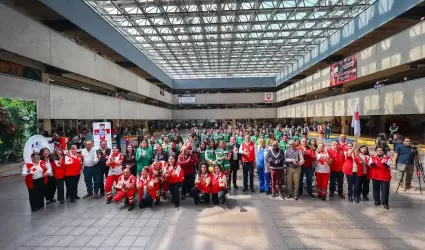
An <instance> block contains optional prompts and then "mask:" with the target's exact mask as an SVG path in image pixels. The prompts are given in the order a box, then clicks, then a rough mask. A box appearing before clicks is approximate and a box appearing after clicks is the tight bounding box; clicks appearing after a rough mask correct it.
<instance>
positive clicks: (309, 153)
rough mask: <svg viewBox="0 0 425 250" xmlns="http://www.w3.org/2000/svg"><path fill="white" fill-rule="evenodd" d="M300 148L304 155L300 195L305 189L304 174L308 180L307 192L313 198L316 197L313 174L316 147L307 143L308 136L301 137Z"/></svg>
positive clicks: (299, 186)
mask: <svg viewBox="0 0 425 250" xmlns="http://www.w3.org/2000/svg"><path fill="white" fill-rule="evenodd" d="M297 149H298V150H300V151H301V152H302V154H303V157H304V164H303V165H302V166H301V174H300V180H299V185H298V196H302V194H303V191H304V182H303V180H304V175H305V178H306V182H307V194H308V196H309V197H310V198H311V199H313V200H314V199H316V197H315V196H314V195H313V174H314V168H313V164H314V161H315V160H316V155H315V152H314V149H313V148H312V147H310V146H309V145H308V144H307V138H302V139H301V145H300V146H298V148H297Z"/></svg>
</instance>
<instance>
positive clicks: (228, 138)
mask: <svg viewBox="0 0 425 250" xmlns="http://www.w3.org/2000/svg"><path fill="white" fill-rule="evenodd" d="M223 140H224V141H225V142H230V133H224V135H223Z"/></svg>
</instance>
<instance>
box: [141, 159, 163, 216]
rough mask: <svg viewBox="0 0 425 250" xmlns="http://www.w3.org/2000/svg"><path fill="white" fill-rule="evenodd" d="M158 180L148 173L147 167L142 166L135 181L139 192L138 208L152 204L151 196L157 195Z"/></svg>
mask: <svg viewBox="0 0 425 250" xmlns="http://www.w3.org/2000/svg"><path fill="white" fill-rule="evenodd" d="M158 181H159V180H158V179H157V178H156V177H154V176H152V175H150V173H149V168H148V167H144V168H143V169H142V173H141V175H140V178H139V180H138V182H137V191H138V193H139V208H145V207H150V206H152V205H153V198H154V197H156V196H157V191H158V190H157V189H156V183H157V182H158Z"/></svg>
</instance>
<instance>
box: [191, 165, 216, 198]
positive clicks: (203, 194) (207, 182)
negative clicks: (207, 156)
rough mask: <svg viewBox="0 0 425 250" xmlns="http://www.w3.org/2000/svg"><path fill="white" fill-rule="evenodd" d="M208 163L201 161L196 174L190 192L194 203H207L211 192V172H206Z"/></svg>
mask: <svg viewBox="0 0 425 250" xmlns="http://www.w3.org/2000/svg"><path fill="white" fill-rule="evenodd" d="M207 166H208V163H206V162H202V163H201V167H200V168H199V171H198V174H197V175H196V180H195V186H194V187H192V189H191V193H192V196H193V201H194V202H195V204H198V203H199V202H201V203H208V202H209V201H210V193H211V174H210V173H209V172H208V167H207Z"/></svg>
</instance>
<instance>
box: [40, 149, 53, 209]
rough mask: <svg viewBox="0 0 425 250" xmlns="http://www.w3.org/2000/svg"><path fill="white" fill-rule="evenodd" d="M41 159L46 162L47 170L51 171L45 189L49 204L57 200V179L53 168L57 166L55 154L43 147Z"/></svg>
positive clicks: (47, 203)
mask: <svg viewBox="0 0 425 250" xmlns="http://www.w3.org/2000/svg"><path fill="white" fill-rule="evenodd" d="M40 160H41V161H42V162H44V164H45V165H46V168H47V172H48V173H49V177H48V178H47V183H46V187H45V188H46V189H45V190H44V196H45V198H46V205H49V204H51V203H53V202H56V200H55V198H54V197H55V193H56V179H55V177H54V172H53V168H54V167H55V161H54V160H53V155H52V154H50V150H49V149H48V148H42V149H41V150H40Z"/></svg>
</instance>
